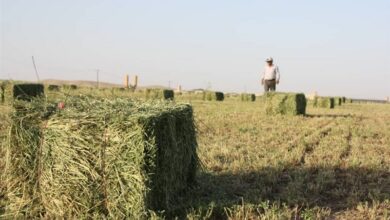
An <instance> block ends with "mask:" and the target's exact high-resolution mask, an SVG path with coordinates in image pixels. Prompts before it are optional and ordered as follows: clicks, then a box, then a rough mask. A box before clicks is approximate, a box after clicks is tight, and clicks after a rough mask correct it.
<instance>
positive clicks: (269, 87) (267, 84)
mask: <svg viewBox="0 0 390 220" xmlns="http://www.w3.org/2000/svg"><path fill="white" fill-rule="evenodd" d="M275 89H276V80H274V79H271V80H264V91H266V92H268V91H275Z"/></svg>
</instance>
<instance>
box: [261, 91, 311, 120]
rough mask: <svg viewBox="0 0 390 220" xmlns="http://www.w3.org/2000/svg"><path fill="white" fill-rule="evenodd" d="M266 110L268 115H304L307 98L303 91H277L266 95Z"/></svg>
mask: <svg viewBox="0 0 390 220" xmlns="http://www.w3.org/2000/svg"><path fill="white" fill-rule="evenodd" d="M264 96H265V112H266V114H268V115H277V114H281V115H304V114H306V98H305V95H304V94H303V93H275V92H268V93H266V94H265V95H264Z"/></svg>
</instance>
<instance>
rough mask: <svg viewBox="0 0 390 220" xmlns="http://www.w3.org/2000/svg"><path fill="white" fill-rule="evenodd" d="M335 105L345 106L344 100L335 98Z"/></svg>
mask: <svg viewBox="0 0 390 220" xmlns="http://www.w3.org/2000/svg"><path fill="white" fill-rule="evenodd" d="M334 101H335V105H338V106H341V105H342V104H343V99H342V98H341V97H335V98H334Z"/></svg>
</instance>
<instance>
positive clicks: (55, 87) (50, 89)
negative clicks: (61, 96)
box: [47, 85, 60, 91]
mask: <svg viewBox="0 0 390 220" xmlns="http://www.w3.org/2000/svg"><path fill="white" fill-rule="evenodd" d="M47 90H49V91H60V86H59V85H48V86H47Z"/></svg>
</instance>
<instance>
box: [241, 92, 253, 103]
mask: <svg viewBox="0 0 390 220" xmlns="http://www.w3.org/2000/svg"><path fill="white" fill-rule="evenodd" d="M241 101H244V102H254V101H256V95H255V94H248V93H242V94H241Z"/></svg>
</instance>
